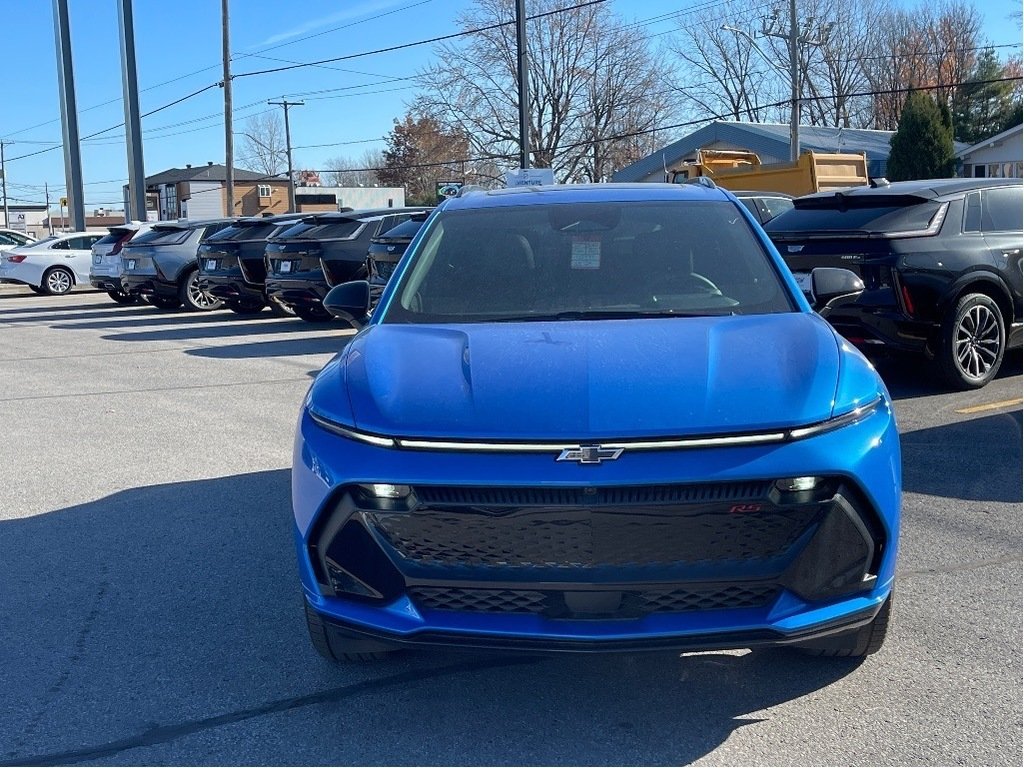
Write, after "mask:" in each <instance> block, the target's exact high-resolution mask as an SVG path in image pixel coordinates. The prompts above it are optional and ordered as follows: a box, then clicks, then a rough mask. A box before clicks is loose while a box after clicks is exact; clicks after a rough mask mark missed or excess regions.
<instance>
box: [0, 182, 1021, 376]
mask: <svg viewBox="0 0 1024 768" xmlns="http://www.w3.org/2000/svg"><path fill="white" fill-rule="evenodd" d="M1022 191H1024V187H1022V183H1021V180H1019V179H938V180H927V181H916V182H898V183H893V184H889V183H887V182H884V181H883V182H882V183H880V184H878V185H876V186H871V187H857V188H851V189H846V190H843V191H840V192H821V193H817V194H813V195H807V196H804V197H800V198H796V199H794V198H791V197H789V196H788V195H784V194H777V193H771V192H762V191H749V192H748V191H740V192H736V193H734V194H735V196H736V197H737V199H738V200H739V202H740V203H742V204H743V205H744V206H745V207H746V208H747V209H748V210H749V211H750V212H751V214H752V215H753V216H754V218H755V219H756V220H757V221H758V223H760V224H761V225H763V227H764V229H765V231H766V232H767V234H768V236H769V237H770V238H771V239H772V240H773V242H774V243H775V245H776V246H777V247H778V249H779V251H780V253H781V255H782V257H783V259H784V260H785V261H786V263H787V265H788V266H789V267H790V269H791V270H792V271H793V272H794V274H795V275H796V277H797V279H798V281H801V282H802V284H803V285H804V287H805V288H807V287H808V286H809V274H810V271H811V270H812V269H814V268H815V267H842V268H844V269H848V270H851V271H852V272H854V273H855V274H857V275H858V276H859V277H860V278H861V279H862V280H863V282H864V286H865V290H864V291H863V293H861V294H859V295H858V296H857V297H856V298H855V299H849V300H843V301H837V302H835V303H834V304H832V305H830V306H828V307H826V308H824V309H823V314H825V316H826V317H827V318H828V319H829V321H830V322H831V323H832V324H833V325H834V326H835V327H836V328H837V329H838V330H839V332H840V333H841V334H842V335H843V336H844V337H845V338H846V339H847V340H848V341H850V342H851V343H852V344H854V345H855V346H857V347H858V348H860V349H861V350H862V351H863V352H865V353H866V354H868V355H869V356H874V357H877V356H879V355H882V354H912V355H918V356H923V357H925V358H927V359H929V360H932V361H934V362H935V363H936V366H937V369H938V372H939V374H940V375H941V376H942V378H943V379H944V380H945V381H946V382H947V383H948V384H950V385H951V386H954V387H958V388H976V387H981V386H984V385H985V384H987V383H988V382H989V381H990V380H991V379H992V378H993V377H994V376H995V375H996V373H997V372H998V370H999V367H1000V365H1001V363H1002V360H1003V357H1004V356H1005V353H1006V351H1007V350H1008V349H1014V348H1019V347H1020V346H1022V344H1024V324H1022V295H1021V294H1022V292H1021V281H1022V274H1021V272H1022V267H1021V260H1022V251H1024V236H1022V209H1024V199H1022ZM430 210H431V209H430V208H425V207H424V208H418V207H409V208H385V209H373V210H361V211H342V212H337V213H318V214H312V215H301V214H288V215H284V216H276V217H269V218H245V219H219V220H214V221H206V222H158V223H156V224H152V225H148V224H124V225H119V226H117V227H111V228H110V231H109V233H108V234H107V235H106V236H105V237H102V238H101V236H99V235H97V234H95V233H87V232H74V233H67V234H63V235H57V236H53V237H49V238H46V239H44V240H40V241H38V242H29V243H26V244H20V245H18V246H16V247H11V248H10V249H9V250H7V251H6V252H5V253H4V255H3V256H2V257H0V281H8V282H20V283H23V284H25V285H27V286H28V287H30V288H31V289H32V290H34V291H36V292H38V293H50V294H59V293H64V292H66V291H68V290H70V289H71V288H72V287H73V286H74V285H75V284H80V283H86V282H90V283H91V284H92V285H94V286H95V287H97V288H100V289H102V290H105V291H107V293H108V294H109V295H110V297H111V298H112V299H113V300H114V301H117V302H120V303H131V302H134V301H137V300H139V299H140V298H142V299H144V300H145V301H147V302H148V303H150V304H153V305H155V306H158V307H162V308H165V309H171V308H176V307H179V306H182V305H184V307H185V308H186V309H190V310H210V309H217V308H219V307H221V306H223V307H225V308H227V309H230V310H232V311H233V312H236V313H238V314H242V315H247V314H254V313H257V312H261V311H262V310H263V309H264V308H265V307H270V308H271V309H272V311H274V312H275V313H276V314H294V315H298V316H299V317H301V318H302V319H304V320H307V321H310V322H321V321H328V320H331V319H332V317H331V314H330V313H329V312H328V311H327V310H326V309H325V308H324V305H323V301H324V298H325V296H326V295H327V292H328V291H329V290H330V289H331V288H332V287H333V286H336V285H340V284H342V283H345V282H347V281H350V280H362V279H366V280H368V281H369V283H370V286H371V288H370V292H371V303H376V300H377V299H378V298H379V297H380V295H381V293H382V292H383V290H384V286H385V285H386V284H387V281H388V280H389V279H390V277H391V275H392V273H393V272H394V269H395V267H396V265H397V264H398V262H399V261H400V259H401V257H402V254H403V253H404V252H405V249H406V248H407V247H408V245H409V243H410V242H411V241H412V239H413V238H414V237H415V236H416V233H417V232H418V231H419V229H420V227H421V225H422V223H423V221H424V220H425V219H426V217H427V216H428V214H429V213H430ZM0 235H4V236H11V237H13V236H14V235H18V233H10V232H7V231H4V232H0ZM20 237H21V238H22V239H24V237H25V236H24V235H20ZM90 248H91V249H92V254H91V263H90V257H89V256H88V253H89V249H90ZM90 270H91V272H90Z"/></svg>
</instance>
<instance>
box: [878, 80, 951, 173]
mask: <svg viewBox="0 0 1024 768" xmlns="http://www.w3.org/2000/svg"><path fill="white" fill-rule="evenodd" d="M951 125H952V120H951V118H950V117H949V114H948V112H947V114H946V117H945V118H944V117H943V114H942V110H941V109H940V108H939V106H938V105H937V104H936V103H935V101H934V99H932V98H931V96H929V95H928V94H926V93H924V92H922V91H916V92H914V93H911V94H910V96H909V97H908V98H907V103H906V104H905V105H904V106H903V112H902V113H901V114H900V123H899V127H898V128H897V130H896V133H895V134H893V137H892V139H890V140H889V146H890V147H891V150H890V152H889V162H888V165H887V167H886V176H887V177H888V178H889V179H890V180H891V181H905V180H907V179H940V178H949V177H950V176H952V175H953V169H954V167H955V162H954V157H953V131H952V129H951Z"/></svg>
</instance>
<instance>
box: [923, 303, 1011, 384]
mask: <svg viewBox="0 0 1024 768" xmlns="http://www.w3.org/2000/svg"><path fill="white" fill-rule="evenodd" d="M940 345H941V346H940V349H939V354H938V355H937V358H938V363H939V370H940V372H941V373H942V376H943V378H944V379H945V380H946V382H947V383H948V384H949V385H950V386H952V387H954V388H956V389H964V390H967V389H980V388H981V387H984V386H985V385H986V384H988V383H989V382H990V381H992V379H993V378H994V377H995V375H996V373H998V372H999V366H1000V365H1002V362H1003V355H1004V354H1005V352H1006V327H1005V325H1004V323H1003V313H1002V312H1001V311H1000V310H999V306H998V305H997V304H996V303H995V302H994V301H992V299H990V298H989V297H988V296H986V295H985V294H983V293H969V294H967V295H966V296H963V297H961V299H960V300H959V301H958V302H957V303H956V306H955V307H954V308H953V309H952V310H951V311H950V312H949V313H948V314H947V315H946V318H945V319H944V320H943V322H942V330H941V334H940Z"/></svg>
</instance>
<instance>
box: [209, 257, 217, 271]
mask: <svg viewBox="0 0 1024 768" xmlns="http://www.w3.org/2000/svg"><path fill="white" fill-rule="evenodd" d="M217 266H218V262H217V260H216V259H207V260H206V270H207V272H214V271H216V269H217Z"/></svg>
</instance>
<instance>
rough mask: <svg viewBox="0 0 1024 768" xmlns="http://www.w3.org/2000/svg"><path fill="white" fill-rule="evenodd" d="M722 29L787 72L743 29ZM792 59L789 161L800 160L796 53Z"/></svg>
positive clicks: (724, 27) (774, 66)
mask: <svg viewBox="0 0 1024 768" xmlns="http://www.w3.org/2000/svg"><path fill="white" fill-rule="evenodd" d="M722 29H724V30H728V31H729V32H732V33H734V34H737V35H743V37H745V38H747V40H749V41H750V44H751V45H752V46H753V47H754V50H755V51H757V52H758V53H759V54H760V55H761V58H763V59H764V60H765V61H767V62H768V63H769V64H770V65H771V66H772V68H773V69H777V70H779V71H780V72H785V71H786V68H785V67H783V66H781V65H780V64H777V63H776V62H774V61H772V60H771V59H770V58H768V54H766V53H765V52H764V51H762V50H761V46H760V45H758V44H757V40H755V39H754V36H753V35H751V34H750V33H749V32H746V31H745V30H742V29H738V28H737V27H731V26H729V25H728V24H723V25H722ZM790 59H791V61H790V68H789V78H790V107H789V109H790V113H789V146H790V149H789V159H790V160H798V159H799V158H800V84H799V79H798V75H797V66H796V64H797V63H796V58H795V51H791V56H790Z"/></svg>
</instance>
